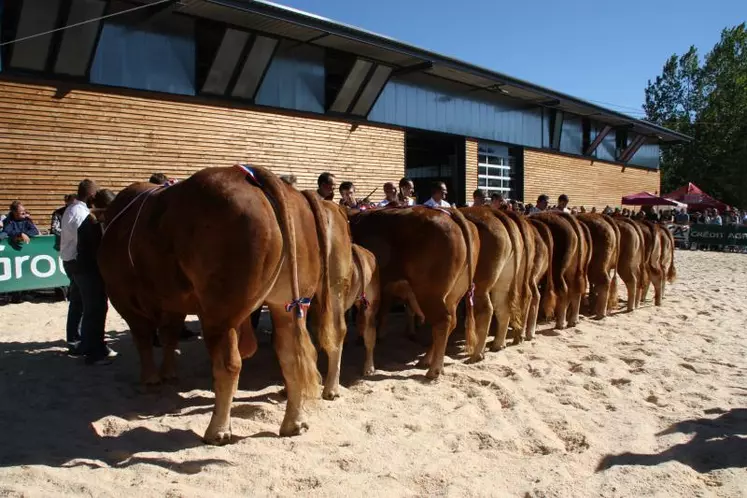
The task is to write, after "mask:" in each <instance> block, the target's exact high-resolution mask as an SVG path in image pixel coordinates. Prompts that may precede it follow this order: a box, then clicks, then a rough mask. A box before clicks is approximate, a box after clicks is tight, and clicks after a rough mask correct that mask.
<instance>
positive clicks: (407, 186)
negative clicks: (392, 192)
mask: <svg viewBox="0 0 747 498" xmlns="http://www.w3.org/2000/svg"><path fill="white" fill-rule="evenodd" d="M414 190H415V184H414V183H412V180H410V179H409V178H407V177H405V178H402V179H401V180H400V181H399V194H397V200H398V201H399V202H400V203H401V204H402V205H405V206H414V205H415V199H413V198H412V193H413V191H414Z"/></svg>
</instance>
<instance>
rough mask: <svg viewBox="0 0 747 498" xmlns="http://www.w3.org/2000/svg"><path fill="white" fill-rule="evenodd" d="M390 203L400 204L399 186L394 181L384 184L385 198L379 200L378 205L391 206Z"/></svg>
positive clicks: (393, 204)
mask: <svg viewBox="0 0 747 498" xmlns="http://www.w3.org/2000/svg"><path fill="white" fill-rule="evenodd" d="M390 204H391V205H392V206H396V205H397V204H399V202H398V201H397V187H395V186H394V184H393V183H392V182H386V183H385V184H384V200H383V201H381V202H379V204H377V205H378V206H379V207H384V206H389V205H390Z"/></svg>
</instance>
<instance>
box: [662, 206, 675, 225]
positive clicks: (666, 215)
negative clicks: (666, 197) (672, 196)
mask: <svg viewBox="0 0 747 498" xmlns="http://www.w3.org/2000/svg"><path fill="white" fill-rule="evenodd" d="M661 222H662V223H672V222H674V217H673V216H672V210H671V209H667V210H666V211H662V212H661Z"/></svg>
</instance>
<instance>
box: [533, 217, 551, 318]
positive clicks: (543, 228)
mask: <svg viewBox="0 0 747 498" xmlns="http://www.w3.org/2000/svg"><path fill="white" fill-rule="evenodd" d="M532 225H534V227H535V228H536V229H537V231H538V232H539V234H540V237H541V238H542V241H543V242H544V243H545V245H546V246H547V273H546V275H545V288H544V292H543V295H542V313H543V314H544V316H546V317H549V316H552V314H553V313H554V311H555V303H556V300H557V294H555V279H554V278H553V274H552V270H553V266H552V260H553V258H554V252H555V242H554V241H553V238H552V233H551V232H550V229H549V228H548V227H547V225H545V224H544V223H542V222H541V221H539V220H532Z"/></svg>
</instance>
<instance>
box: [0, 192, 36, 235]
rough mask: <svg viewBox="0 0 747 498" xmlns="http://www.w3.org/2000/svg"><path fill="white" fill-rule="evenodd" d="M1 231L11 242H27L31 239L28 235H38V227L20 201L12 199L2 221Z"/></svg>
mask: <svg viewBox="0 0 747 498" xmlns="http://www.w3.org/2000/svg"><path fill="white" fill-rule="evenodd" d="M2 233H3V234H5V237H7V238H9V239H10V240H11V242H15V243H16V244H28V243H29V241H30V240H31V239H29V237H35V236H37V235H39V229H38V228H36V225H34V222H33V221H32V220H31V216H30V215H29V214H28V213H27V212H26V208H24V207H23V204H21V201H13V202H11V203H10V212H9V213H8V217H7V218H5V220H4V221H3V231H2ZM5 237H3V238H5Z"/></svg>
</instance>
